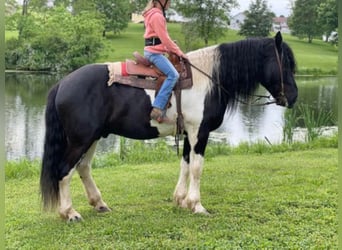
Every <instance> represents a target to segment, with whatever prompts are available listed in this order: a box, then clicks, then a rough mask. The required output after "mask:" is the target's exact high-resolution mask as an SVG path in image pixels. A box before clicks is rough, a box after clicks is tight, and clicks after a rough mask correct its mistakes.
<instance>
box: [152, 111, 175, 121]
mask: <svg viewBox="0 0 342 250" xmlns="http://www.w3.org/2000/svg"><path fill="white" fill-rule="evenodd" d="M150 117H151V119H152V120H156V121H157V122H159V123H162V122H164V123H170V122H171V121H170V119H169V118H167V117H166V115H165V112H163V111H162V110H160V109H158V108H153V109H152V111H151V113H150Z"/></svg>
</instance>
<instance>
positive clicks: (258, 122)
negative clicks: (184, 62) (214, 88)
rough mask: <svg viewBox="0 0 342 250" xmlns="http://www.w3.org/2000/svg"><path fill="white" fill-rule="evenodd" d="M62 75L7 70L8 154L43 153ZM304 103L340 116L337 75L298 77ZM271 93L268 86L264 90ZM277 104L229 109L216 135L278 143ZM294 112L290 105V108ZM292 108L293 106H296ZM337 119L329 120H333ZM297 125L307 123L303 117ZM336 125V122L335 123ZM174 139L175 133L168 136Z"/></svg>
mask: <svg viewBox="0 0 342 250" xmlns="http://www.w3.org/2000/svg"><path fill="white" fill-rule="evenodd" d="M60 78H61V76H58V75H51V74H32V73H6V74H5V80H6V89H5V98H6V101H5V112H6V128H5V133H6V134H5V146H6V156H7V159H8V160H16V159H20V158H22V157H27V158H28V159H35V158H40V157H41V155H42V151H43V143H44V133H45V125H44V123H45V122H44V108H45V102H46V95H47V92H48V90H49V89H50V87H51V86H52V85H53V84H55V83H56V82H57V81H58V80H59V79H60ZM296 80H297V84H298V88H299V90H298V93H299V97H298V101H297V104H296V106H295V108H294V110H296V109H298V106H300V105H302V104H305V105H309V106H310V108H312V109H313V110H316V111H317V112H330V111H332V112H333V114H334V115H335V116H336V117H337V108H338V99H337V78H336V77H319V78H318V77H297V79H296ZM258 92H259V93H260V94H265V91H264V89H263V88H260V89H259V90H258ZM285 111H286V109H285V108H282V107H279V106H276V105H267V106H252V105H244V104H239V106H238V109H237V111H236V112H234V113H232V114H226V116H225V118H224V121H223V123H222V125H221V127H220V128H218V129H217V130H216V131H214V132H212V133H211V136H210V141H215V142H224V143H227V144H230V145H233V146H234V145H238V144H240V143H242V142H249V143H253V142H257V141H265V140H267V141H268V142H270V143H272V144H274V143H280V142H281V141H282V139H283V126H284V113H285ZM287 112H289V111H287ZM290 112H291V111H290ZM333 125H334V124H325V126H329V127H331V126H333ZM295 126H296V127H298V128H300V127H302V126H303V124H300V122H298V123H297V124H296V125H295ZM334 128H335V129H336V127H334ZM167 140H168V141H169V142H170V144H172V143H173V137H167ZM118 144H119V138H118V137H117V136H114V135H111V136H109V137H108V138H106V139H102V140H100V142H99V146H98V151H101V152H103V151H111V150H117V148H118Z"/></svg>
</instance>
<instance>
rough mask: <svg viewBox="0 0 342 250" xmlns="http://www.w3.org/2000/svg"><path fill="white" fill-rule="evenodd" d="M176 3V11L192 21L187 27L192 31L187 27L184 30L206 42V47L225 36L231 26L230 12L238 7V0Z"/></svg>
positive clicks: (181, 1)
mask: <svg viewBox="0 0 342 250" xmlns="http://www.w3.org/2000/svg"><path fill="white" fill-rule="evenodd" d="M175 2H176V4H175V7H176V9H177V10H178V11H179V12H180V13H181V14H182V15H183V16H184V17H187V18H189V19H190V22H189V23H188V24H187V25H188V27H192V29H189V28H188V27H187V28H186V29H184V30H185V31H189V32H190V34H197V36H198V37H200V38H201V39H202V40H203V41H204V44H205V46H207V45H208V43H209V40H210V39H212V40H214V41H217V39H218V38H220V37H222V36H223V35H224V31H225V30H226V29H227V26H228V24H229V18H228V14H229V11H230V9H231V7H234V6H235V5H236V0H227V1H221V0H189V1H183V0H177V1H175ZM185 36H188V34H185Z"/></svg>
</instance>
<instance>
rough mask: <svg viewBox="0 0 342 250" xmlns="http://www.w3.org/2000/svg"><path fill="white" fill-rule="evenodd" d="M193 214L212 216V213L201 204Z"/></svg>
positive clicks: (193, 210) (195, 208)
mask: <svg viewBox="0 0 342 250" xmlns="http://www.w3.org/2000/svg"><path fill="white" fill-rule="evenodd" d="M192 212H193V213H195V214H203V215H210V213H209V212H208V211H207V209H205V208H204V207H203V206H202V205H201V204H198V205H196V206H195V207H194V208H193V209H192Z"/></svg>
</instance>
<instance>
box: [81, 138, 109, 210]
mask: <svg viewBox="0 0 342 250" xmlns="http://www.w3.org/2000/svg"><path fill="white" fill-rule="evenodd" d="M96 145H97V141H95V142H94V143H93V145H92V146H91V147H90V148H89V149H88V151H87V153H86V154H85V155H84V157H83V158H82V160H81V161H80V163H79V165H78V166H77V171H78V173H79V175H80V177H81V180H82V182H83V185H84V189H85V191H86V192H87V196H88V201H89V204H90V205H92V206H93V207H94V208H95V210H96V211H98V212H107V211H110V209H109V208H108V206H107V204H106V203H105V202H104V201H103V200H102V197H101V192H100V190H99V189H98V188H97V186H96V184H95V182H94V180H93V177H92V176H91V161H92V158H93V156H94V153H95V149H96Z"/></svg>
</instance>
